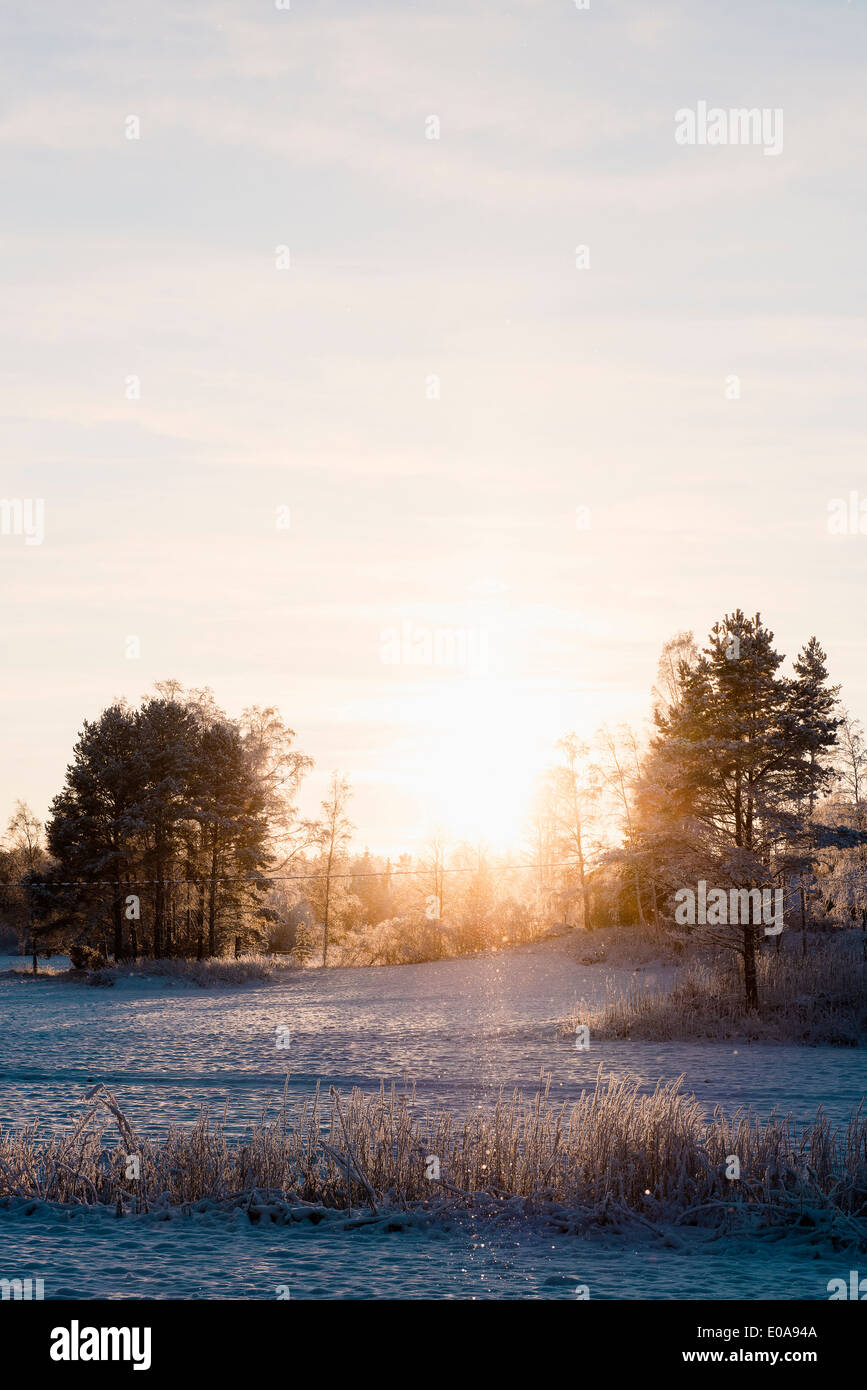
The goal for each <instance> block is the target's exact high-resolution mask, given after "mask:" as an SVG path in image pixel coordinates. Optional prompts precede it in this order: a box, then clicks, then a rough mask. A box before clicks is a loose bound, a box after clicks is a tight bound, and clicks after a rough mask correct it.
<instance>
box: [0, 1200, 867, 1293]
mask: <svg viewBox="0 0 867 1390" xmlns="http://www.w3.org/2000/svg"><path fill="white" fill-rule="evenodd" d="M27 1210H29V1211H30V1212H31V1214H30V1215H29V1216H28V1215H25V1214H24V1212H25V1211H27ZM398 1222H400V1218H399V1217H398V1218H397V1221H396V1222H395V1223H393V1224H397V1223H398ZM344 1224H345V1223H344V1222H343V1221H337V1222H335V1223H333V1224H332V1223H327V1224H323V1225H320V1226H316V1227H312V1226H309V1225H307V1223H304V1224H302V1225H293V1226H267V1227H261V1226H252V1225H251V1224H250V1222H249V1220H248V1218H247V1217H246V1215H244V1214H243V1213H239V1212H236V1213H233V1214H232V1215H225V1216H220V1215H217V1214H212V1215H206V1216H199V1215H194V1216H192V1217H189V1218H180V1217H175V1218H173V1219H172V1220H159V1219H153V1218H151V1217H126V1218H124V1219H123V1220H121V1221H119V1220H117V1219H116V1218H115V1217H114V1216H113V1215H112V1214H111V1213H108V1212H104V1211H81V1210H79V1211H77V1212H75V1213H67V1212H65V1211H58V1210H56V1209H52V1208H50V1207H47V1206H45V1205H44V1204H40V1203H35V1202H28V1203H24V1202H20V1203H16V1204H15V1209H14V1211H11V1212H10V1211H3V1210H2V1209H0V1240H2V1265H3V1269H2V1274H3V1275H5V1276H6V1277H10V1278H11V1277H13V1276H16V1275H20V1276H21V1277H23V1278H27V1277H28V1275H31V1276H33V1277H40V1276H41V1277H42V1278H43V1279H44V1280H45V1297H46V1298H49V1299H50V1298H98V1299H105V1298H208V1299H212V1298H261V1299H267V1298H276V1297H277V1294H276V1290H277V1288H278V1286H279V1285H284V1286H286V1287H287V1288H288V1289H289V1292H290V1297H291V1298H316V1299H320V1298H350V1299H357V1298H378V1299H383V1298H386V1299H388V1298H436V1299H439V1298H518V1299H528V1298H543V1299H551V1298H557V1299H559V1298H568V1299H574V1298H575V1297H576V1290H577V1288H578V1286H579V1285H582V1284H583V1285H586V1286H587V1288H588V1291H589V1296H590V1299H591V1300H592V1299H602V1298H605V1299H674V1298H676V1299H718V1298H723V1299H747V1300H754V1299H798V1300H800V1299H804V1300H816V1299H827V1297H828V1293H827V1285H828V1281H829V1279H836V1278H841V1277H842V1278H848V1271H849V1268H850V1264H851V1262H850V1260H849V1258H848V1255H840V1256H832V1257H830V1258H829V1257H828V1256H825V1255H816V1254H815V1253H814V1252H810V1251H808V1250H804V1249H803V1248H798V1249H794V1248H791V1247H790V1246H789V1245H788V1242H786V1241H782V1242H779V1243H777V1244H770V1245H768V1244H765V1243H764V1242H760V1241H756V1240H747V1239H739V1240H737V1241H733V1240H728V1241H717V1242H714V1243H713V1244H711V1245H706V1244H705V1241H706V1239H707V1232H697V1231H684V1230H680V1231H679V1233H678V1239H679V1240H680V1241H681V1242H682V1246H683V1248H682V1249H680V1250H671V1249H666V1248H665V1247H664V1246H663V1244H662V1241H661V1240H660V1239H658V1238H655V1237H653V1236H650V1235H648V1236H647V1237H646V1238H644V1237H642V1236H639V1237H638V1239H637V1241H635V1240H633V1241H630V1240H628V1239H626V1238H624V1237H617V1236H608V1237H606V1238H594V1239H588V1240H582V1239H579V1238H578V1237H576V1236H563V1235H560V1234H558V1233H556V1232H551V1231H545V1230H543V1229H540V1228H538V1227H535V1226H533V1225H532V1224H531V1223H529V1222H516V1223H515V1224H514V1226H509V1227H506V1228H503V1227H502V1226H499V1227H497V1228H493V1227H492V1226H491V1225H488V1224H487V1223H485V1222H483V1221H480V1220H476V1219H473V1218H472V1217H470V1216H464V1217H462V1218H461V1219H460V1220H457V1221H449V1222H448V1223H447V1224H446V1223H438V1224H432V1225H427V1224H426V1223H424V1222H414V1221H412V1220H409V1221H407V1220H406V1218H404V1224H403V1226H402V1228H401V1229H396V1230H390V1231H383V1230H382V1229H380V1228H370V1227H361V1228H360V1229H356V1230H351V1231H346V1230H345V1229H344Z"/></svg>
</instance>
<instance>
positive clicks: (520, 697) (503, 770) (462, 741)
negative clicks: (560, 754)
mask: <svg viewBox="0 0 867 1390" xmlns="http://www.w3.org/2000/svg"><path fill="white" fill-rule="evenodd" d="M421 700H422V707H423V710H424V714H425V723H426V725H427V736H426V738H425V745H426V752H425V756H424V759H423V764H424V765H423V768H422V769H420V771H421V776H422V778H423V782H424V796H425V799H426V800H428V801H429V804H430V809H431V815H432V818H433V823H435V824H437V825H439V826H441V827H442V828H443V830H444V831H445V832H446V833H447V834H448V835H449V837H450V838H451V839H453V840H456V841H457V840H468V841H470V842H472V843H478V842H484V843H485V844H486V845H487V846H489V847H490V848H491V849H494V850H498V851H502V850H505V849H520V846H521V843H522V841H524V840H525V839H526V836H527V822H528V817H529V814H530V809H531V805H532V801H533V795H534V791H535V789H536V786H537V784H538V780H539V777H540V776H541V774H542V773H543V772H544V770H545V768H546V767H547V766H549V765H550V764H551V762H552V761H553V760H554V756H555V755H554V745H555V743H556V741H557V739H558V738H559V737H560V735H561V733H562V730H563V723H562V712H561V709H560V698H559V696H558V694H557V692H556V691H554V690H552V689H551V688H550V687H548V686H547V685H546V686H545V687H540V686H539V685H538V684H531V683H528V682H513V681H508V680H503V679H501V678H498V677H493V676H479V677H470V678H467V679H465V680H461V681H457V680H456V681H453V682H448V683H443V685H442V686H440V687H439V688H438V689H437V691H436V692H435V693H433V692H431V693H429V694H427V695H425V696H422V697H421ZM421 712H422V711H419V713H421Z"/></svg>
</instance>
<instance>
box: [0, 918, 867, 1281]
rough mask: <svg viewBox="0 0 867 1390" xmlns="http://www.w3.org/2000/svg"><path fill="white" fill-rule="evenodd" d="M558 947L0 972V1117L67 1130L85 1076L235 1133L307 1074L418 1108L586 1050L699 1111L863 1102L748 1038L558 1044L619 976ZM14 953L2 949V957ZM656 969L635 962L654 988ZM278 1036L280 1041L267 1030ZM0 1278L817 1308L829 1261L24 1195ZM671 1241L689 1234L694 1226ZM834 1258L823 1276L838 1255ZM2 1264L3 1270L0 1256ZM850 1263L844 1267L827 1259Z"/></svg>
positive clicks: (176, 1115) (145, 1119) (588, 1069)
mask: <svg viewBox="0 0 867 1390" xmlns="http://www.w3.org/2000/svg"><path fill="white" fill-rule="evenodd" d="M572 947H573V943H572V942H571V941H570V940H569V939H568V938H564V939H558V940H555V941H550V942H546V943H543V944H540V945H538V946H535V947H526V948H523V949H520V950H517V951H512V952H506V953H502V954H499V955H496V956H488V957H484V958H478V959H474V960H462V961H458V960H455V961H442V962H438V963H435V964H428V965H418V966H395V967H386V968H380V969H361V970H333V971H328V972H327V974H326V973H323V972H321V971H306V972H298V973H297V974H292V975H290V976H287V977H286V979H285V980H281V981H279V982H276V983H274V982H269V983H266V984H262V985H245V986H235V987H225V986H223V987H219V988H214V989H207V990H202V989H199V988H197V987H195V986H184V985H179V984H177V983H168V982H165V981H162V980H145V981H142V980H138V979H134V978H128V979H124V980H121V981H120V982H119V984H118V985H117V986H116V987H114V988H112V989H96V988H88V987H83V986H80V985H74V984H69V983H66V982H58V981H52V980H45V981H44V982H39V981H37V982H34V983H32V984H30V983H28V984H21V983H20V982H14V981H9V980H3V979H0V1123H2V1124H4V1125H9V1124H19V1123H23V1122H24V1121H27V1120H33V1119H39V1120H40V1122H41V1123H43V1124H44V1123H50V1124H59V1123H63V1122H65V1121H66V1119H67V1117H68V1115H69V1112H70V1110H71V1109H72V1108H73V1105H74V1102H75V1100H76V1098H77V1096H78V1095H79V1094H80V1093H81V1091H82V1090H83V1089H84V1088H85V1087H86V1086H90V1085H92V1084H94V1083H95V1082H97V1081H102V1082H105V1084H106V1085H108V1086H109V1087H110V1089H111V1090H113V1091H114V1093H115V1094H116V1096H117V1097H118V1100H119V1101H120V1104H121V1106H122V1108H123V1109H124V1110H125V1111H126V1112H127V1113H128V1115H129V1116H130V1118H131V1120H132V1121H133V1122H134V1123H135V1124H136V1125H137V1126H140V1127H141V1129H142V1130H143V1132H145V1133H148V1134H151V1135H155V1134H157V1133H159V1132H160V1131H161V1130H163V1129H164V1128H165V1127H166V1125H167V1124H169V1123H170V1122H172V1121H189V1120H191V1119H193V1118H194V1117H195V1115H196V1114H197V1112H198V1109H199V1107H200V1105H202V1104H206V1105H209V1106H210V1107H211V1110H212V1113H214V1114H216V1113H217V1112H219V1113H222V1110H223V1106H224V1104H228V1125H229V1128H231V1129H233V1130H234V1131H235V1132H237V1131H239V1130H242V1129H244V1128H245V1127H246V1126H247V1125H249V1123H250V1122H251V1121H253V1120H255V1119H257V1118H258V1117H259V1115H260V1114H261V1111H262V1109H263V1107H264V1106H265V1105H266V1104H268V1103H269V1102H270V1103H272V1104H277V1103H279V1099H280V1096H281V1093H282V1089H283V1084H284V1082H285V1079H286V1074H287V1066H288V1068H289V1088H290V1091H291V1092H295V1093H298V1094H306V1093H308V1092H309V1090H310V1089H311V1087H312V1085H313V1084H314V1083H315V1082H316V1080H317V1079H321V1080H322V1082H323V1083H324V1084H325V1085H326V1087H327V1085H329V1084H334V1085H336V1086H339V1087H340V1088H341V1089H344V1090H345V1089H348V1088H350V1087H351V1086H353V1085H356V1086H360V1087H362V1088H363V1089H365V1090H370V1089H373V1088H375V1087H378V1085H379V1081H380V1079H383V1080H385V1081H386V1082H391V1081H395V1082H396V1083H398V1084H399V1085H402V1084H403V1081H404V1078H407V1079H408V1080H410V1081H414V1082H415V1083H416V1095H417V1097H418V1103H419V1105H420V1106H423V1107H425V1108H426V1107H428V1106H443V1107H445V1108H448V1109H451V1110H453V1111H460V1110H463V1109H466V1108H467V1107H470V1106H473V1105H476V1104H479V1103H484V1102H485V1101H486V1100H487V1099H488V1098H489V1097H490V1096H491V1094H492V1093H494V1092H495V1091H496V1089H497V1088H498V1087H499V1086H500V1085H504V1086H505V1087H506V1088H507V1089H509V1090H511V1089H512V1087H513V1086H517V1087H519V1088H520V1089H522V1090H523V1091H524V1092H525V1094H530V1095H531V1094H532V1093H533V1092H534V1090H535V1089H536V1086H537V1083H538V1078H539V1075H540V1072H541V1071H544V1072H546V1073H550V1075H551V1094H552V1097H555V1098H562V1099H565V1100H568V1099H571V1098H573V1097H575V1096H577V1094H578V1093H579V1091H580V1090H581V1089H582V1087H584V1086H586V1085H587V1084H588V1082H590V1081H592V1079H593V1078H594V1077H595V1074H596V1070H597V1067H598V1066H599V1064H600V1062H601V1063H603V1064H604V1066H605V1067H606V1069H609V1070H611V1071H612V1072H614V1073H623V1072H631V1073H633V1074H636V1075H638V1076H640V1077H641V1078H642V1080H643V1081H644V1083H645V1084H646V1086H647V1087H648V1088H651V1089H652V1087H653V1086H654V1085H655V1083H656V1081H657V1080H658V1079H659V1078H660V1077H662V1078H666V1079H668V1078H670V1077H673V1076H677V1075H679V1074H680V1073H681V1072H683V1073H685V1074H686V1083H687V1086H688V1088H689V1089H690V1090H693V1091H694V1092H695V1093H696V1095H697V1096H698V1097H699V1098H700V1099H701V1101H702V1102H703V1103H704V1104H705V1106H706V1107H707V1108H708V1110H709V1111H710V1110H712V1109H713V1107H714V1106H716V1105H722V1106H724V1107H725V1108H726V1109H727V1110H733V1109H736V1108H737V1107H738V1106H742V1105H748V1104H749V1105H752V1106H753V1107H754V1109H755V1110H756V1111H757V1112H758V1113H759V1114H760V1115H762V1116H766V1115H767V1114H769V1113H770V1111H771V1110H773V1109H775V1108H776V1109H777V1110H778V1111H783V1112H785V1111H791V1112H792V1113H793V1114H795V1115H796V1116H797V1117H799V1118H804V1119H806V1118H808V1117H810V1116H812V1115H813V1114H814V1113H815V1110H816V1107H817V1106H818V1105H819V1104H821V1105H822V1106H824V1108H825V1109H826V1110H827V1111H828V1113H829V1114H830V1115H831V1116H832V1117H833V1118H834V1119H837V1120H842V1119H844V1118H846V1117H848V1114H849V1113H850V1111H851V1110H852V1109H853V1108H854V1107H855V1106H856V1105H857V1104H858V1103H859V1101H860V1100H861V1097H862V1095H863V1093H864V1075H865V1067H864V1053H863V1052H861V1051H855V1050H849V1049H835V1048H803V1047H795V1046H787V1045H774V1044H761V1045H756V1044H753V1045H750V1044H748V1043H734V1044H733V1043H713V1042H703V1043H689V1044H685V1043H677V1044H655V1043H625V1042H606V1043H596V1044H594V1043H591V1048H590V1050H589V1052H578V1051H576V1049H575V1047H574V1044H573V1042H572V1040H571V1039H569V1038H561V1037H558V1036H557V1024H558V1022H559V1021H560V1020H561V1019H562V1018H564V1017H565V1016H566V1015H567V1014H568V1012H569V1010H570V1008H571V1006H572V1004H573V1003H574V1002H575V1000H576V998H579V997H582V996H585V997H587V998H591V999H593V998H600V999H601V997H602V996H603V994H604V986H605V980H606V978H611V977H612V976H615V977H616V978H617V979H618V980H619V981H621V982H623V983H625V982H626V981H627V980H628V979H629V978H632V974H631V972H629V971H623V970H621V971H617V972H615V971H612V970H611V969H610V967H607V966H585V965H580V964H578V963H577V962H576V961H575V960H574V959H573V957H572V955H571V951H572ZM13 963H14V964H16V965H18V966H21V965H22V964H23V962H21V961H20V960H17V961H15V962H12V961H9V960H0V969H2V968H8V966H9V965H11V964H13ZM667 975H670V972H668V971H664V970H660V971H657V972H654V971H653V970H644V971H641V972H640V974H639V976H638V978H649V979H651V980H655V981H656V982H657V983H662V982H663V981H664V979H665V977H666V976H667ZM278 1025H287V1026H288V1027H289V1029H290V1032H291V1046H290V1048H289V1050H288V1051H282V1050H278V1049H277V1048H276V1046H275V1037H276V1028H277V1026H278ZM0 1238H2V1240H3V1256H2V1263H3V1265H4V1269H3V1270H0V1277H2V1276H5V1277H12V1276H13V1274H15V1273H17V1272H18V1271H19V1270H20V1271H21V1272H22V1273H23V1274H24V1275H25V1276H26V1273H28V1272H31V1273H33V1274H42V1275H43V1277H45V1279H46V1292H47V1293H50V1290H54V1296H62V1291H65V1292H66V1293H68V1294H72V1293H76V1294H80V1295H82V1296H91V1297H113V1296H134V1295H135V1296H145V1297H152V1296H156V1297H159V1296H162V1297H236V1298H237V1297H245V1298H247V1297H263V1298H265V1297H274V1292H273V1290H274V1287H276V1285H277V1284H280V1283H285V1284H288V1285H289V1286H290V1288H291V1289H292V1293H293V1296H296V1297H304V1296H308V1297H310V1296H312V1297H337V1296H342V1297H347V1296H348V1297H395V1296H419V1297H425V1296H426V1297H437V1298H439V1297H449V1296H452V1297H474V1296H475V1297H486V1296H487V1297H491V1296H495V1297H496V1296H499V1297H517V1298H526V1297H543V1298H550V1297H574V1287H575V1285H576V1284H577V1283H587V1284H589V1285H590V1289H591V1297H600V1298H602V1297H607V1298H653V1297H668V1298H672V1297H674V1298H704V1297H712V1298H759V1297H763V1298H807V1299H809V1298H824V1297H827V1294H826V1293H825V1285H826V1283H827V1280H828V1279H829V1278H832V1277H838V1276H839V1275H840V1274H841V1273H842V1274H845V1273H846V1270H843V1269H842V1265H843V1264H845V1263H846V1259H845V1257H835V1258H833V1259H831V1260H830V1261H828V1260H826V1259H824V1258H822V1259H816V1258H815V1252H810V1253H805V1252H801V1251H800V1249H799V1250H796V1249H795V1248H794V1246H789V1245H788V1243H787V1242H782V1243H780V1244H775V1245H770V1246H763V1247H761V1253H760V1254H756V1253H752V1254H751V1253H749V1251H754V1250H755V1249H756V1248H757V1247H755V1243H754V1242H753V1243H752V1244H751V1245H749V1246H748V1247H747V1246H745V1245H744V1244H743V1243H741V1242H738V1243H737V1245H735V1244H733V1243H732V1242H728V1243H727V1244H720V1243H718V1244H716V1245H714V1246H712V1247H708V1248H706V1249H705V1248H701V1247H700V1246H699V1245H697V1244H695V1245H693V1244H691V1245H690V1246H689V1248H688V1250H687V1251H686V1252H684V1251H672V1250H668V1249H665V1248H664V1247H662V1244H661V1242H660V1241H659V1240H654V1239H653V1238H649V1243H648V1244H646V1245H645V1244H644V1242H639V1245H638V1246H637V1247H633V1246H630V1245H629V1243H628V1242H627V1241H626V1240H625V1238H618V1237H613V1236H612V1237H611V1238H610V1239H608V1240H607V1241H606V1242H599V1241H595V1240H594V1241H581V1240H578V1239H577V1238H576V1237H562V1236H559V1237H558V1236H556V1235H554V1236H551V1235H548V1234H545V1233H540V1232H539V1231H538V1230H533V1229H531V1228H530V1227H529V1225H528V1226H527V1227H526V1229H524V1228H523V1227H522V1228H520V1229H519V1228H517V1227H516V1228H514V1229H511V1228H510V1230H509V1232H508V1234H507V1233H504V1231H503V1229H502V1228H499V1229H497V1230H496V1231H492V1230H490V1229H489V1230H488V1232H487V1236H486V1234H485V1227H484V1223H482V1222H480V1221H474V1220H473V1219H471V1218H464V1219H462V1220H461V1221H460V1222H457V1223H453V1224H452V1225H451V1226H449V1227H441V1226H440V1227H437V1228H432V1229H429V1228H427V1227H417V1226H410V1228H408V1229H404V1230H403V1231H396V1232H392V1233H389V1234H387V1235H384V1234H382V1233H381V1232H379V1233H372V1232H371V1233H365V1232H364V1231H353V1232H349V1233H348V1232H345V1231H343V1230H341V1229H337V1228H335V1229H331V1228H329V1229H327V1230H326V1229H324V1228H323V1227H321V1226H320V1227H317V1228H313V1229H307V1228H306V1227H304V1228H303V1229H302V1228H298V1227H269V1228H260V1227H255V1226H251V1225H250V1223H249V1222H248V1221H247V1219H246V1217H232V1218H229V1217H221V1216H218V1215H209V1216H201V1217H198V1216H197V1217H194V1218H191V1219H190V1220H187V1221H179V1220H173V1221H169V1222H159V1221H153V1220H151V1219H149V1218H145V1219H144V1220H138V1219H125V1220H124V1221H123V1222H122V1223H120V1222H117V1221H116V1220H114V1219H113V1218H110V1217H105V1216H103V1215H102V1214H100V1213H89V1214H79V1215H76V1216H73V1217H68V1216H67V1215H66V1214H65V1213H62V1212H54V1211H50V1210H48V1209H44V1208H39V1207H36V1208H35V1209H34V1211H33V1213H32V1214H31V1215H29V1216H26V1215H24V1214H23V1208H20V1209H18V1208H17V1209H16V1211H15V1212H12V1211H6V1212H3V1211H0ZM687 1239H688V1240H689V1241H692V1235H691V1234H688V1236H687ZM838 1265H839V1266H841V1268H840V1269H838V1268H837V1266H838ZM5 1266H13V1267H14V1268H5ZM846 1269H848V1264H847V1265H846Z"/></svg>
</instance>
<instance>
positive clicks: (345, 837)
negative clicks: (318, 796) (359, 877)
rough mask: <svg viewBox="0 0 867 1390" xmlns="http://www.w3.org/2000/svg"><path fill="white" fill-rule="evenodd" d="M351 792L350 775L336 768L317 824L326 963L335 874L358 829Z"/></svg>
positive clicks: (323, 954)
mask: <svg viewBox="0 0 867 1390" xmlns="http://www.w3.org/2000/svg"><path fill="white" fill-rule="evenodd" d="M351 795H352V792H351V790H350V787H349V783H348V781H347V780H346V778H345V777H341V776H340V774H339V772H332V774H331V780H330V782H329V784H328V794H327V796H325V797H324V798H323V800H322V802H321V808H322V819H321V820H320V821H319V823H318V828H317V839H318V843H319V848H320V851H321V855H322V862H323V868H324V870H325V872H324V874H323V875H322V876H321V878H320V879H318V880H317V886H316V890H315V896H316V897H318V898H319V899H320V903H321V912H322V964H323V966H327V964H328V933H329V927H330V919H331V911H332V900H333V897H334V891H333V880H334V875H335V873H336V871H337V868H338V866H339V864H340V860H341V858H342V856H343V854H344V853H345V851H346V847H347V846H348V844H349V841H350V839H351V836H352V831H353V829H354V827H353V825H352V823H351V822H350V821H349V820H348V819H347V816H346V807H347V803H348V801H349V798H350V796H351ZM320 885H321V888H320Z"/></svg>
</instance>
